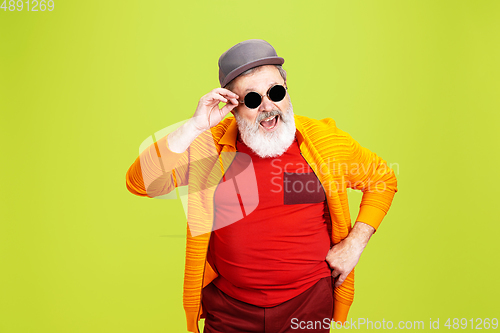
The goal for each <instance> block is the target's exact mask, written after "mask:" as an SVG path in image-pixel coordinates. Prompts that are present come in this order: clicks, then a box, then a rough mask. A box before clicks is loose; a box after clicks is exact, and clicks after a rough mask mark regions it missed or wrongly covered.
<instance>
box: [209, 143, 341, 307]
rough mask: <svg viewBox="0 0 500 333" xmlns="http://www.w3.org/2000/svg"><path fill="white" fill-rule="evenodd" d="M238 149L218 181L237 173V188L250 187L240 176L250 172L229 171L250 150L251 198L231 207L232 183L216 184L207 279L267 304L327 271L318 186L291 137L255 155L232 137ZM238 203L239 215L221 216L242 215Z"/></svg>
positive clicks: (322, 201) (297, 290) (296, 292)
mask: <svg viewBox="0 0 500 333" xmlns="http://www.w3.org/2000/svg"><path fill="white" fill-rule="evenodd" d="M237 151H238V154H237V156H236V158H235V159H234V161H233V163H232V164H231V166H230V167H229V168H228V170H227V172H226V175H225V178H224V179H223V181H224V182H228V181H234V179H236V186H237V187H238V188H237V191H239V192H240V193H241V192H242V191H245V188H247V189H248V188H250V186H245V182H248V181H255V180H253V179H252V178H249V177H245V179H244V180H243V181H242V180H238V178H234V175H235V174H238V173H240V171H239V170H243V169H244V168H246V167H247V166H248V161H249V158H248V156H250V158H251V162H252V164H253V168H254V170H255V176H256V181H257V188H258V206H257V207H256V209H255V210H253V211H251V212H250V213H249V214H248V215H246V214H245V212H244V207H243V209H242V207H236V204H235V200H234V198H233V199H231V198H230V196H231V195H232V196H234V193H235V192H234V190H233V191H228V190H224V186H221V184H219V187H218V188H217V190H216V192H215V198H214V212H215V220H214V231H212V235H211V239H210V245H209V252H208V261H209V263H210V264H211V265H212V267H214V268H215V270H216V271H217V272H218V273H219V276H218V277H217V278H216V279H215V280H214V281H213V283H214V284H215V285H216V286H217V287H218V288H219V289H220V290H222V291H223V292H224V293H226V294H227V295H229V296H231V297H233V298H236V299H238V300H240V301H243V302H247V303H250V304H253V305H257V306H261V307H271V306H275V305H278V304H280V303H283V302H285V301H287V300H289V299H291V298H293V297H295V296H297V295H299V294H300V293H302V292H303V291H305V290H306V289H308V288H309V287H311V286H312V285H314V284H315V283H316V282H317V281H318V280H319V279H321V278H323V277H327V276H330V275H331V271H330V268H329V266H328V263H327V262H326V260H325V257H326V255H327V253H328V250H329V248H330V237H329V235H328V230H327V226H326V222H325V218H324V216H323V214H324V208H325V193H324V190H323V188H322V186H321V184H320V183H319V181H318V179H317V177H316V175H315V174H314V172H313V170H312V169H311V168H310V167H309V165H308V164H307V162H306V161H305V160H304V158H303V157H302V155H300V150H299V146H298V144H297V141H295V142H294V143H293V144H292V145H291V146H290V148H288V150H287V151H286V152H285V153H284V154H283V155H282V156H280V157H277V158H261V157H259V156H257V155H256V154H254V153H253V152H252V151H251V149H250V148H249V147H247V146H246V145H245V144H244V143H242V142H239V141H238V142H237ZM241 153H244V154H241ZM245 154H246V155H245ZM231 178H233V179H231ZM221 183H222V182H221ZM226 185H227V184H226ZM226 188H227V187H226ZM236 202H238V201H236ZM239 202H240V204H241V198H240V201H239ZM236 210H237V211H238V212H236ZM242 210H243V218H242V219H240V220H238V221H237V222H234V221H228V219H231V218H232V217H231V216H238V214H239V215H240V216H241V215H242V214H241V211H242ZM231 211H233V212H234V213H235V214H232V213H231ZM225 225H226V226H225ZM221 226H223V227H221Z"/></svg>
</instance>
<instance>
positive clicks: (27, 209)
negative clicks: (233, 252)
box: [0, 0, 500, 333]
mask: <svg viewBox="0 0 500 333" xmlns="http://www.w3.org/2000/svg"><path fill="white" fill-rule="evenodd" d="M499 36H500V2H499V1H328V2H326V1H325V2H316V1H307V2H302V1H296V2H292V1H280V2H278V1H276V2H272V1H253V2H242V1H210V2H209V1H185V2H181V1H176V2H173V1H143V2H139V1H71V2H70V1H58V0H56V1H55V9H54V11H52V12H48V11H45V12H28V11H26V8H25V9H24V10H23V11H19V12H18V11H15V12H10V11H9V10H7V11H4V10H3V9H2V10H0V111H1V120H0V123H1V132H0V135H1V140H0V142H1V143H0V144H1V153H2V155H1V156H2V157H1V164H0V168H1V174H2V185H1V190H0V205H1V206H0V219H1V223H0V270H1V274H0V332H1V333H21V332H34V333H46V332H47V333H49V332H50V333H59V332H61V333H76V332H85V333H87V332H88V333H90V332H92V333H99V332H120V333H126V332H134V333H136V332H148V333H152V332H185V331H186V329H185V318H184V311H183V308H182V283H183V269H184V246H185V229H186V227H185V218H184V212H183V210H182V206H181V202H180V201H179V200H154V199H148V198H141V197H137V196H134V195H132V194H130V193H129V192H128V191H127V190H126V188H125V173H126V171H127V169H128V167H129V166H130V165H131V164H132V163H133V161H134V160H135V158H136V157H137V156H138V149H139V145H140V144H141V142H142V141H143V140H145V139H146V138H147V137H149V136H150V135H151V134H153V133H154V132H156V131H158V130H160V129H162V128H164V127H166V126H169V125H171V124H173V123H176V122H179V121H182V120H185V119H187V118H188V117H190V116H191V115H192V113H193V112H194V110H195V108H196V104H197V102H198V100H199V98H200V97H201V96H202V95H204V94H206V93H207V92H209V91H210V90H212V89H213V88H216V87H218V68H217V60H218V57H219V56H220V54H222V53H223V52H224V51H225V50H226V49H228V48H229V47H230V46H232V45H234V44H236V43H238V42H240V41H242V40H245V39H250V38H262V39H265V40H267V41H269V42H270V43H271V44H272V45H273V46H274V47H275V48H276V50H277V52H278V55H280V56H282V57H284V58H285V64H284V68H285V69H286V70H287V71H288V75H289V76H288V87H289V93H290V95H291V98H292V102H293V105H294V111H295V113H297V114H300V115H305V116H309V117H312V118H324V117H331V118H333V119H335V120H336V122H337V125H338V127H339V128H341V129H343V130H345V131H347V132H348V133H350V134H351V135H352V136H353V137H354V138H355V139H356V140H357V141H359V142H360V143H361V144H362V145H363V146H365V147H368V148H369V149H371V150H373V151H374V152H376V153H377V154H378V155H379V156H381V157H382V158H384V159H385V160H386V161H387V162H388V163H390V164H392V165H393V166H397V169H396V170H395V171H396V172H397V176H398V187H399V192H398V193H397V194H396V196H395V199H394V202H393V206H392V207H391V210H390V211H389V214H388V215H387V216H386V218H385V219H384V221H383V223H382V225H381V226H380V228H379V230H378V231H377V233H376V234H375V235H374V236H373V237H372V240H371V241H370V243H369V244H368V247H367V248H366V250H365V252H364V254H363V256H362V257H361V261H360V263H359V265H358V267H357V275H356V288H357V289H356V297H355V301H354V303H353V306H352V308H351V312H350V317H352V318H353V319H357V318H361V317H363V318H368V319H370V320H372V321H376V320H382V319H385V320H386V321H388V320H391V321H393V322H395V323H397V322H398V321H400V320H403V321H420V320H422V321H424V323H425V327H426V328H428V323H429V318H432V319H433V320H436V319H437V318H440V324H441V329H447V328H444V327H443V324H444V322H445V321H446V319H447V318H468V319H470V318H477V317H479V318H493V317H497V318H498V317H500V314H499V311H498V310H499V306H498V298H499V296H500V288H499V287H498V277H499V273H500V270H499V268H498V264H499V255H498V254H499V250H500V247H499V245H498V233H499V231H500V228H499V218H498V216H499V213H500V212H499V206H500V205H499V204H498V202H497V201H498V199H499V195H498V188H499V185H500V183H499V181H498V166H499V162H500V160H499V158H498V153H499V149H498V147H499V135H498V130H499V125H498V124H499V121H500V117H499V112H498V111H499V109H500V100H499V97H498V96H499V92H500V80H499V77H500V37H499ZM350 198H351V199H352V200H351V202H350V205H351V211H352V213H351V214H352V215H353V216H356V214H357V206H358V205H359V200H360V198H361V193H358V192H352V193H350ZM469 326H470V325H469Z"/></svg>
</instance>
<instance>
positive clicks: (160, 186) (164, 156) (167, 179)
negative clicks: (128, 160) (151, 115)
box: [125, 136, 188, 198]
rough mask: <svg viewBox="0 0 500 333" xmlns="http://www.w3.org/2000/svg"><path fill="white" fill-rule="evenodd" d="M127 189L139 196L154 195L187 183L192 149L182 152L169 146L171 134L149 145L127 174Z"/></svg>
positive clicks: (162, 193) (167, 191)
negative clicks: (168, 141)
mask: <svg viewBox="0 0 500 333" xmlns="http://www.w3.org/2000/svg"><path fill="white" fill-rule="evenodd" d="M125 179H126V186H127V189H128V190H129V191H130V192H131V193H133V194H135V195H138V196H147V197H150V198H154V197H157V196H160V195H164V194H167V193H169V192H171V191H172V190H173V189H174V188H175V187H176V186H181V185H187V182H188V151H186V152H184V153H181V154H178V153H175V152H173V151H171V150H170V149H169V148H168V143H167V136H165V137H163V138H161V139H160V140H158V141H157V142H155V143H153V144H151V145H150V146H148V147H147V148H146V149H145V150H144V151H143V152H142V153H141V154H140V155H139V157H137V159H136V160H135V162H134V163H133V164H132V165H131V166H130V168H129V169H128V171H127V174H126V176H125Z"/></svg>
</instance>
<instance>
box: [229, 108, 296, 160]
mask: <svg viewBox="0 0 500 333" xmlns="http://www.w3.org/2000/svg"><path fill="white" fill-rule="evenodd" d="M277 114H279V115H280V119H279V122H280V124H279V127H278V128H277V129H276V130H275V131H273V132H270V133H265V132H262V131H261V130H260V129H259V127H260V122H261V121H262V120H264V119H266V118H268V117H271V116H273V115H277ZM234 117H235V118H236V123H237V124H238V130H239V132H240V136H241V140H243V142H244V143H245V144H246V145H247V146H248V147H249V148H250V149H252V151H253V152H254V153H255V154H257V155H258V156H260V157H262V158H266V157H277V156H281V155H283V153H284V152H286V151H287V149H288V148H289V147H290V146H291V145H292V143H293V141H294V140H295V119H294V118H293V107H292V103H290V107H289V108H288V110H286V112H285V113H283V112H281V111H279V110H277V109H276V110H273V111H270V112H263V113H261V114H259V116H258V117H257V119H256V122H255V123H254V124H252V123H250V122H247V121H246V120H245V119H243V118H242V117H241V116H240V115H239V114H238V112H235V114H234Z"/></svg>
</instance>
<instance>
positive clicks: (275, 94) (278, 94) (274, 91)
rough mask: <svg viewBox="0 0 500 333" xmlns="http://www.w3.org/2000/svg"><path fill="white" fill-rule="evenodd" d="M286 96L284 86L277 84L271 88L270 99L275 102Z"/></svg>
mask: <svg viewBox="0 0 500 333" xmlns="http://www.w3.org/2000/svg"><path fill="white" fill-rule="evenodd" d="M285 96H286V89H285V87H283V86H280V85H276V86H274V87H272V88H271V90H269V99H270V100H271V101H273V102H279V101H281V100H282V99H283V98H285Z"/></svg>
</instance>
